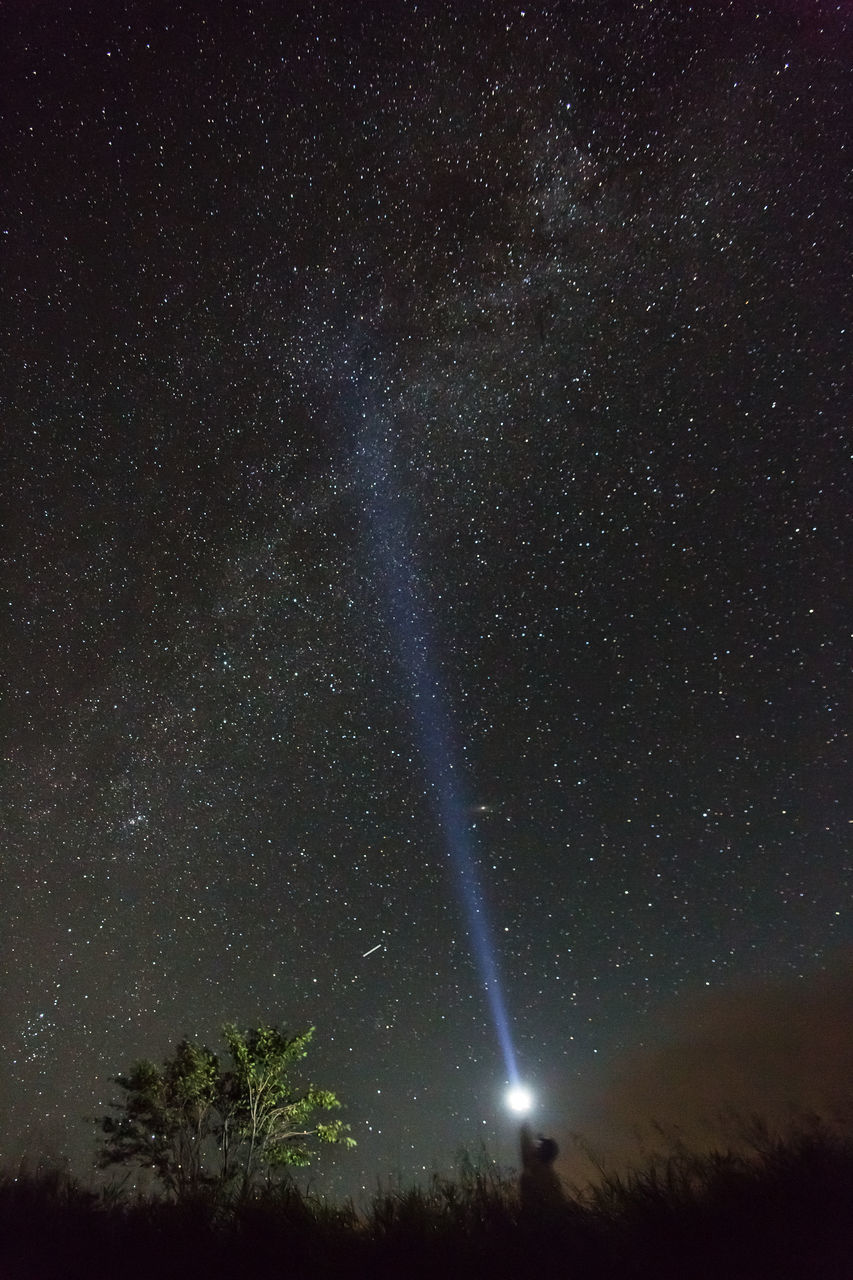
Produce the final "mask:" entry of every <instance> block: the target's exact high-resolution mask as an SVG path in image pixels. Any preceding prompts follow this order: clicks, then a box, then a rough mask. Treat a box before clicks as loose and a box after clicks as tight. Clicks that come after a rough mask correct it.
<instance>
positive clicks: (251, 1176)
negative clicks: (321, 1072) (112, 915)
mask: <svg viewBox="0 0 853 1280" xmlns="http://www.w3.org/2000/svg"><path fill="white" fill-rule="evenodd" d="M313 1034H314V1028H313V1027H311V1028H309V1029H308V1030H307V1031H304V1032H302V1033H301V1034H298V1035H293V1036H289V1035H287V1034H286V1033H285V1032H284V1031H282V1030H281V1029H280V1028H278V1027H275V1026H266V1025H262V1026H259V1027H255V1028H253V1029H251V1030H249V1031H241V1030H239V1029H238V1028H237V1027H236V1026H235V1025H234V1024H232V1023H226V1025H225V1026H224V1027H223V1028H222V1035H223V1038H224V1040H225V1044H226V1046H227V1051H228V1058H229V1063H228V1065H226V1066H223V1065H222V1064H221V1063H220V1059H219V1057H218V1056H217V1054H215V1053H213V1052H212V1050H210V1049H209V1048H207V1047H206V1046H204V1045H200V1044H197V1043H195V1042H193V1041H189V1040H182V1041H181V1042H180V1044H178V1046H177V1048H176V1049H175V1052H174V1054H173V1055H172V1057H170V1058H167V1059H166V1060H165V1061H164V1062H163V1065H162V1066H161V1067H158V1066H157V1065H155V1063H153V1062H150V1061H147V1060H142V1061H139V1062H136V1063H134V1065H133V1066H132V1067H131V1069H130V1071H129V1073H128V1074H127V1075H120V1076H116V1077H115V1080H114V1083H116V1084H117V1085H118V1086H119V1087H120V1088H121V1090H122V1091H123V1096H122V1098H121V1099H120V1100H119V1101H117V1102H115V1103H113V1104H112V1112H113V1114H111V1115H106V1116H104V1117H103V1118H102V1119H101V1120H100V1121H99V1122H98V1125H99V1130H100V1134H101V1135H102V1136H101V1142H100V1145H99V1151H98V1160H99V1164H100V1166H101V1168H109V1167H111V1166H114V1165H138V1166H140V1167H141V1168H150V1169H153V1171H154V1173H155V1174H156V1176H157V1178H158V1179H159V1181H160V1183H161V1184H162V1186H163V1188H164V1190H165V1191H166V1192H167V1193H168V1194H169V1195H172V1196H174V1197H175V1198H178V1199H180V1198H183V1197H186V1196H188V1195H193V1194H198V1193H200V1192H202V1191H205V1190H212V1189H216V1190H228V1191H232V1190H236V1191H238V1192H247V1191H248V1190H250V1189H251V1187H252V1186H253V1185H255V1184H256V1183H257V1182H258V1181H259V1180H261V1179H266V1180H269V1179H271V1178H273V1177H274V1176H275V1175H276V1172H277V1171H281V1170H283V1169H285V1168H287V1167H292V1166H294V1165H306V1164H309V1163H310V1161H311V1159H312V1157H313V1154H314V1148H315V1146H316V1144H317V1143H334V1144H341V1145H343V1146H347V1147H353V1146H355V1140H354V1139H353V1138H352V1137H350V1136H349V1125H346V1124H344V1123H343V1122H342V1121H341V1120H337V1119H328V1120H321V1119H320V1118H319V1116H321V1115H323V1113H329V1112H333V1111H336V1110H337V1109H338V1108H339V1107H340V1102H339V1101H338V1098H337V1096H336V1095H335V1094H334V1093H332V1092H331V1091H330V1090H328V1089H318V1088H317V1087H316V1086H315V1085H313V1084H309V1085H308V1086H307V1087H303V1088H298V1087H297V1086H296V1085H295V1084H294V1082H293V1080H292V1075H291V1073H292V1069H293V1067H294V1066H295V1065H296V1064H297V1063H299V1062H301V1061H302V1060H303V1059H304V1058H305V1057H306V1055H307V1052H308V1045H309V1044H310V1042H311V1039H312V1037H313Z"/></svg>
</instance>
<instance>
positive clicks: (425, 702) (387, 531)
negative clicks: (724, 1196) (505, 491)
mask: <svg viewBox="0 0 853 1280" xmlns="http://www.w3.org/2000/svg"><path fill="white" fill-rule="evenodd" d="M358 453H359V462H360V468H361V475H362V483H363V486H364V489H365V498H366V508H367V511H368V514H369V517H370V527H371V535H372V546H373V549H374V552H375V555H376V558H377V560H378V564H379V570H380V577H381V579H382V590H383V595H384V597H385V601H386V608H387V612H388V620H389V624H390V629H391V632H392V634H393V637H394V640H395V642H396V648H397V652H398V658H399V663H400V667H401V669H402V671H403V674H404V677H405V679H406V682H407V684H408V686H409V695H410V701H411V710H412V718H413V720H414V724H415V730H416V734H417V737H418V741H419V745H420V751H421V756H422V758H423V762H424V767H425V770H426V774H427V778H428V780H429V784H430V789H431V791H432V794H433V797H434V802H435V807H436V816H437V818H438V822H439V825H440V827H441V831H442V834H443V836H444V841H445V846H446V849H447V854H448V857H449V859H450V862H451V865H452V867H453V871H454V874H455V879H456V884H457V888H458V890H459V893H460V896H461V898H462V902H463V904H464V908H465V915H466V919H467V923H468V934H469V939H470V942H471V948H472V952H473V956H474V960H475V962H476V965H477V968H478V971H479V974H480V979H481V981H482V983H483V987H484V989H485V992H486V998H487V1000H488V1004H489V1008H490V1010H491V1015H492V1021H493V1023H494V1026H495V1031H496V1034H497V1038H498V1043H499V1045H500V1048H501V1053H502V1054H503V1058H504V1062H505V1064H506V1071H507V1076H508V1077H509V1080H510V1083H511V1085H512V1086H513V1087H515V1088H518V1087H520V1080H519V1075H518V1067H517V1064H516V1057H515V1050H514V1047H513V1043H512V1037H511V1035H510V1029H509V1018H508V1017H507V1011H506V1005H505V1003H504V997H503V992H502V989H501V984H500V978H499V974H498V966H497V960H496V958H495V953H494V949H493V947H492V944H491V936H490V930H489V925H488V921H487V917H486V908H485V903H484V899H483V893H482V889H481V886H480V882H479V877H478V875H477V865H476V856H475V853H476V851H475V847H474V840H473V836H472V833H471V825H470V822H469V821H468V820H467V817H466V815H467V812H468V805H467V804H466V802H465V799H464V796H463V795H462V790H463V788H462V780H461V771H460V770H459V769H458V768H457V762H456V759H455V752H454V750H453V745H452V735H451V732H450V716H449V714H448V711H447V706H446V702H445V697H444V691H443V688H442V686H441V682H440V681H439V679H438V676H437V675H436V671H435V667H434V665H433V660H432V653H433V645H432V642H431V634H430V631H431V628H430V626H429V617H428V610H427V608H426V606H425V604H424V601H423V599H422V595H421V592H420V590H419V586H418V581H419V575H418V572H417V565H416V561H415V556H414V552H413V549H412V545H413V544H412V538H411V535H410V533H409V528H408V520H407V518H406V510H405V503H404V499H403V495H402V493H401V492H400V488H399V485H395V484H394V483H393V480H392V477H393V476H394V475H395V474H399V473H398V470H397V467H396V466H395V459H394V458H393V455H392V448H391V428H390V424H389V423H388V422H386V421H384V420H383V419H382V417H381V415H380V414H378V413H377V412H376V411H375V410H374V409H373V408H372V407H371V406H370V404H369V403H368V406H367V407H366V408H364V409H363V411H362V432H361V437H360V443H359V449H358Z"/></svg>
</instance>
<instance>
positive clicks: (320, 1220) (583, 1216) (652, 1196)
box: [0, 1122, 853, 1280]
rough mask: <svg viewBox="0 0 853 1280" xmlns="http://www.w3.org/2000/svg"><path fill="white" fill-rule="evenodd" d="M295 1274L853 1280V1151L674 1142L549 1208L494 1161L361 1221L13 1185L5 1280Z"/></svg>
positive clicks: (806, 1145) (302, 1201)
mask: <svg viewBox="0 0 853 1280" xmlns="http://www.w3.org/2000/svg"><path fill="white" fill-rule="evenodd" d="M279 1275H280V1276H282V1277H287V1278H288V1280H301V1278H304V1280H314V1278H319V1277H323V1278H324V1280H325V1278H326V1277H334V1276H348V1277H353V1278H354V1280H359V1278H360V1277H368V1276H369V1277H371V1280H373V1278H376V1280H383V1278H384V1277H391V1276H394V1277H399V1276H405V1277H410V1278H411V1280H419V1278H420V1277H424V1278H426V1277H430V1280H432V1278H433V1277H439V1280H454V1278H455V1277H457V1276H459V1277H461V1276H465V1277H466V1280H471V1278H472V1277H494V1280H502V1278H503V1277H510V1276H512V1277H513V1278H516V1277H524V1276H528V1275H529V1276H539V1275H543V1276H546V1275H551V1276H566V1277H571V1278H572V1280H652V1278H653V1280H764V1278H765V1277H767V1280H771V1278H772V1280H814V1278H819V1280H853V1141H851V1139H850V1138H849V1137H848V1136H846V1135H845V1134H844V1133H843V1132H841V1131H839V1130H834V1129H830V1128H828V1127H826V1126H824V1125H822V1124H820V1123H819V1122H809V1123H800V1124H799V1125H798V1126H796V1127H794V1128H791V1129H789V1130H788V1131H787V1132H785V1133H783V1134H775V1133H772V1132H770V1131H769V1130H768V1129H767V1128H766V1127H762V1126H756V1127H755V1128H754V1130H753V1133H752V1138H751V1144H750V1146H749V1147H748V1148H737V1149H734V1148H726V1149H723V1150H720V1151H716V1152H712V1153H711V1154H696V1153H693V1152H691V1151H689V1150H688V1149H687V1148H686V1147H684V1146H681V1145H677V1144H676V1145H675V1146H673V1147H672V1148H671V1149H670V1150H669V1151H668V1152H667V1153H666V1154H665V1155H662V1156H657V1157H654V1158H650V1159H647V1160H646V1161H645V1162H644V1163H643V1164H641V1165H638V1166H636V1167H635V1168H633V1169H630V1170H628V1171H627V1172H623V1173H620V1174H608V1173H607V1172H606V1171H602V1175H601V1177H600V1178H599V1179H598V1180H597V1181H596V1182H595V1183H592V1184H590V1185H589V1186H587V1187H585V1188H578V1189H575V1190H574V1191H573V1192H571V1193H570V1194H568V1195H567V1198H566V1202H565V1204H564V1205H562V1206H558V1207H551V1208H546V1207H544V1206H542V1207H541V1208H540V1209H537V1207H536V1206H535V1205H532V1206H531V1205H522V1204H521V1202H520V1199H519V1195H518V1190H517V1184H516V1182H515V1179H514V1178H511V1177H509V1176H507V1175H505V1174H503V1173H502V1172H501V1171H500V1170H499V1169H497V1167H496V1166H494V1165H493V1164H491V1163H490V1162H489V1161H488V1160H485V1159H482V1160H480V1161H479V1162H477V1163H474V1162H472V1161H470V1160H465V1161H463V1163H462V1165H461V1167H460V1170H459V1173H458V1175H457V1176H456V1177H455V1178H447V1177H443V1176H438V1175H436V1176H435V1177H434V1178H433V1179H432V1181H431V1182H430V1183H429V1184H427V1185H426V1186H423V1187H414V1188H408V1189H388V1188H385V1189H383V1188H381V1187H380V1188H379V1189H378V1190H377V1192H376V1193H375V1195H374V1196H373V1198H372V1200H371V1201H370V1203H369V1204H368V1205H367V1206H366V1207H365V1208H363V1209H361V1210H357V1209H356V1208H355V1207H354V1206H353V1205H352V1204H351V1203H349V1202H345V1203H343V1204H333V1203H330V1202H327V1201H325V1200H323V1199H322V1198H320V1197H318V1196H314V1195H310V1194H306V1193H303V1192H301V1191H299V1190H298V1189H297V1188H296V1187H295V1186H293V1185H284V1186H280V1187H272V1188H269V1189H267V1190H264V1191H262V1192H259V1193H258V1194H257V1195H255V1196H253V1197H252V1198H251V1199H248V1200H243V1201H241V1202H239V1203H233V1204H225V1205H223V1204H222V1203H221V1202H219V1203H216V1202H215V1201H213V1200H211V1199H209V1198H208V1199H198V1200H196V1201H193V1202H183V1203H180V1204H176V1203H173V1202H168V1201H165V1200H161V1199H156V1198H152V1197H140V1196H134V1195H129V1194H120V1193H119V1194H116V1193H113V1194H109V1193H105V1192H100V1193H99V1192H95V1191H92V1190H89V1189H87V1188H84V1187H81V1186H80V1185H79V1184H77V1183H75V1182H74V1181H73V1180H72V1179H70V1178H68V1177H67V1176H65V1175H63V1174H61V1173H57V1172H44V1173H41V1174H36V1175H17V1176H13V1175H11V1174H7V1175H5V1176H2V1177H0V1276H2V1278H3V1280H77V1278H78V1277H79V1280H100V1277H107V1276H109V1277H115V1276H121V1277H122V1280H135V1278H136V1277H137V1276H138V1277H142V1276H144V1277H146V1280H151V1278H153V1280H159V1278H161V1277H162V1278H163V1280H169V1278H170V1277H176V1278H177V1277H179V1276H180V1277H181V1280H187V1278H194V1277H205V1280H217V1278H218V1277H226V1276H227V1277H228V1278H229V1280H235V1278H236V1277H241V1276H253V1277H254V1276H263V1277H265V1278H266V1277H275V1276H279Z"/></svg>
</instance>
